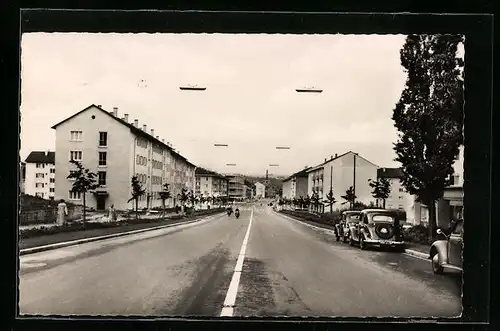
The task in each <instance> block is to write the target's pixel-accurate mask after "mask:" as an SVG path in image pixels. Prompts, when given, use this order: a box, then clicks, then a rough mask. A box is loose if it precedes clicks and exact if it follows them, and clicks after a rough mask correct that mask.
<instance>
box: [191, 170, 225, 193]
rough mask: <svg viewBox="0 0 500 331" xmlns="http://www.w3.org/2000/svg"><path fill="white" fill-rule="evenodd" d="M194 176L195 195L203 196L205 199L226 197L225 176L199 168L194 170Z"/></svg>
mask: <svg viewBox="0 0 500 331" xmlns="http://www.w3.org/2000/svg"><path fill="white" fill-rule="evenodd" d="M195 176H196V185H195V188H196V189H195V193H196V195H203V196H205V197H208V196H211V197H226V196H228V179H227V178H226V176H224V175H222V174H219V173H217V172H215V171H212V170H209V169H205V168H201V167H198V168H196V171H195Z"/></svg>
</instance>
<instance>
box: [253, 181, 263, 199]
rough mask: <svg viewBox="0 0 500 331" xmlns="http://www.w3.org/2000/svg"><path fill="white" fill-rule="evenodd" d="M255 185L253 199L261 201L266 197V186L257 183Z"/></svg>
mask: <svg viewBox="0 0 500 331" xmlns="http://www.w3.org/2000/svg"><path fill="white" fill-rule="evenodd" d="M254 185H255V197H256V198H257V199H262V198H265V196H266V185H264V184H262V183H260V182H257V183H255V184H254Z"/></svg>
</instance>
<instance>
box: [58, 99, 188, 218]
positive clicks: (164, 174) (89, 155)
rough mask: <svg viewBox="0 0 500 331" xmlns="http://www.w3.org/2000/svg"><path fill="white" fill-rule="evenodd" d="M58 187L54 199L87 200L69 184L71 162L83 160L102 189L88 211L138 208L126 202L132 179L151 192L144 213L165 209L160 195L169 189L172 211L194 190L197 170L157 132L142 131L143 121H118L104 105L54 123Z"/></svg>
mask: <svg viewBox="0 0 500 331" xmlns="http://www.w3.org/2000/svg"><path fill="white" fill-rule="evenodd" d="M52 129H54V130H55V131H56V152H55V164H56V169H57V173H56V184H57V185H56V188H55V196H56V197H57V198H58V199H59V198H63V199H67V200H70V201H71V202H74V203H82V195H81V194H80V193H76V192H72V191H71V189H72V183H73V181H72V180H70V179H67V176H68V174H69V173H70V172H71V171H74V169H73V167H74V166H73V165H72V164H71V163H70V160H77V161H80V162H81V163H82V164H83V166H84V167H85V168H87V169H89V170H90V171H92V172H94V173H96V174H97V176H98V183H99V185H100V186H99V188H98V189H96V190H95V191H94V192H92V193H88V194H87V195H88V196H87V197H86V202H87V205H88V206H89V207H92V208H95V209H97V210H105V209H107V208H109V206H111V205H114V206H115V208H117V209H128V208H134V202H133V201H131V202H127V201H128V200H129V199H130V198H131V196H132V188H131V178H132V177H133V176H136V177H137V178H138V179H139V182H140V184H141V185H142V187H143V188H145V190H146V194H145V195H144V196H142V197H141V198H140V199H139V204H138V205H139V208H152V207H159V206H161V199H160V194H159V192H160V191H161V190H162V189H163V184H165V183H168V184H170V193H171V196H172V198H171V199H169V200H168V201H166V205H167V207H171V206H174V205H177V204H178V203H179V202H178V198H177V197H178V195H179V194H180V192H181V190H182V189H183V188H187V189H188V190H194V185H195V166H194V165H193V164H192V163H191V162H189V161H188V160H187V159H186V158H184V157H183V156H182V155H180V154H179V153H178V152H176V151H175V150H174V149H173V148H172V147H171V146H169V145H168V144H166V143H165V142H164V140H163V139H162V140H160V138H159V136H155V134H154V129H151V131H150V132H148V131H147V126H146V125H143V126H142V128H141V127H139V120H138V119H134V121H133V122H132V123H130V122H129V115H128V114H124V115H123V117H121V118H120V117H119V116H118V108H117V107H114V108H113V111H106V110H104V109H103V108H102V107H101V106H100V105H98V106H96V105H90V106H88V107H87V108H85V109H83V110H81V111H79V112H77V113H75V114H74V115H72V116H70V117H68V118H66V119H64V120H63V121H61V122H59V123H57V124H55V125H54V126H53V127H52Z"/></svg>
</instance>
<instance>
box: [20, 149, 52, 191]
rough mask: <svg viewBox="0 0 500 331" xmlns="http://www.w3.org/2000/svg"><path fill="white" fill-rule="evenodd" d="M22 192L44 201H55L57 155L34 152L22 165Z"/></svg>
mask: <svg viewBox="0 0 500 331" xmlns="http://www.w3.org/2000/svg"><path fill="white" fill-rule="evenodd" d="M23 172H24V184H22V186H23V188H22V189H21V192H23V191H24V193H26V194H29V195H32V196H37V197H39V198H42V199H53V198H54V195H55V153H54V152H52V151H32V152H31V153H30V154H29V155H28V157H27V158H26V160H25V162H24V165H23V164H21V182H23V176H22V174H23Z"/></svg>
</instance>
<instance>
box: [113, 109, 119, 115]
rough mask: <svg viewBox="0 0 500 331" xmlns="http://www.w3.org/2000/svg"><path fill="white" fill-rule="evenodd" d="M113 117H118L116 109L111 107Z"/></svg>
mask: <svg viewBox="0 0 500 331" xmlns="http://www.w3.org/2000/svg"><path fill="white" fill-rule="evenodd" d="M113 116H114V117H118V107H113Z"/></svg>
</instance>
